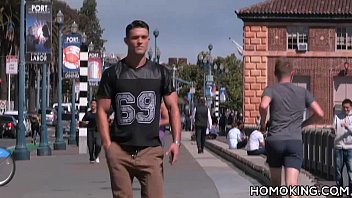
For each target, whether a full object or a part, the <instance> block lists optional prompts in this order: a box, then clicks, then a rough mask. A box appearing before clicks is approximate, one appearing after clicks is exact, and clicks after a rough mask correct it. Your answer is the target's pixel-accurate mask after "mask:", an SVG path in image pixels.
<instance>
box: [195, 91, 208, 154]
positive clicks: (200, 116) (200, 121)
mask: <svg viewBox="0 0 352 198" xmlns="http://www.w3.org/2000/svg"><path fill="white" fill-rule="evenodd" d="M193 119H194V124H195V128H196V141H197V147H198V153H203V151H204V144H205V137H206V132H207V129H210V127H211V123H212V119H211V115H210V111H209V109H208V107H207V106H206V105H205V100H204V98H203V97H201V98H200V99H199V103H198V105H197V106H196V107H195V108H194V110H193Z"/></svg>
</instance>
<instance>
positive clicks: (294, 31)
mask: <svg viewBox="0 0 352 198" xmlns="http://www.w3.org/2000/svg"><path fill="white" fill-rule="evenodd" d="M298 43H308V27H298V26H291V27H288V28H287V49H293V50H296V49H297V45H298Z"/></svg>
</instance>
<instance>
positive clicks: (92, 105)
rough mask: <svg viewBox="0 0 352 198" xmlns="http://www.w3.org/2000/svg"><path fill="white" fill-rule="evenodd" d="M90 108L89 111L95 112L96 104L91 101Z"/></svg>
mask: <svg viewBox="0 0 352 198" xmlns="http://www.w3.org/2000/svg"><path fill="white" fill-rule="evenodd" d="M90 106H91V109H92V110H95V109H96V108H97V102H95V101H92V102H91V103H90Z"/></svg>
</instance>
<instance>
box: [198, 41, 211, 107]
mask: <svg viewBox="0 0 352 198" xmlns="http://www.w3.org/2000/svg"><path fill="white" fill-rule="evenodd" d="M212 49H213V45H212V44H209V45H208V50H209V52H208V54H202V53H199V54H198V63H199V64H200V65H201V66H202V67H203V68H204V69H208V75H207V76H206V77H205V78H204V89H203V90H204V97H206V98H207V103H208V107H209V108H210V107H211V104H212V97H211V95H208V96H207V95H206V89H207V87H208V86H210V85H212V84H213V81H214V80H213V75H212V74H211V67H212V65H213V57H212V56H211V50H212ZM210 94H211V93H210Z"/></svg>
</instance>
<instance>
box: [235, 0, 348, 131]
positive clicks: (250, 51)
mask: <svg viewBox="0 0 352 198" xmlns="http://www.w3.org/2000/svg"><path fill="white" fill-rule="evenodd" d="M236 14H237V17H238V18H240V19H242V20H243V22H244V27H243V37H244V38H243V48H244V51H243V62H244V67H243V68H244V71H243V74H244V78H243V79H244V89H243V90H244V92H243V96H244V97H243V99H244V101H243V111H244V116H245V122H246V123H247V124H255V117H256V116H258V115H259V103H260V100H261V95H262V92H263V89H264V88H265V87H266V86H267V85H270V84H273V83H274V82H275V76H274V64H275V61H276V59H278V58H280V57H287V58H288V59H290V60H291V61H292V63H293V65H294V68H295V70H296V76H295V77H294V79H293V82H294V83H297V84H298V85H299V86H303V87H305V88H307V89H308V90H309V91H310V92H311V93H312V94H313V96H314V97H315V98H316V100H317V101H318V102H319V104H320V105H321V106H322V108H323V110H324V112H325V117H324V119H323V120H321V122H320V123H317V124H327V125H329V124H331V122H332V118H333V117H332V116H333V114H334V108H337V109H338V108H340V107H339V106H340V104H341V101H342V100H343V99H345V98H350V99H352V71H351V70H352V65H351V64H352V63H351V62H352V1H351V0H325V1H322V0H267V1H263V2H262V3H258V4H255V5H253V6H250V7H248V8H243V9H240V10H238V11H236ZM345 62H347V63H348V64H350V65H351V66H349V68H348V64H346V65H345V64H344V63H345ZM308 115H309V112H308V111H307V112H306V116H308Z"/></svg>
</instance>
